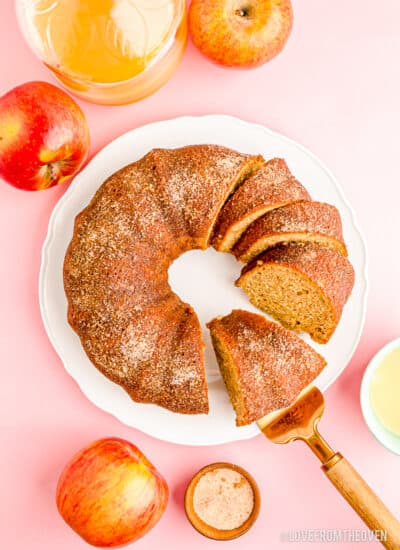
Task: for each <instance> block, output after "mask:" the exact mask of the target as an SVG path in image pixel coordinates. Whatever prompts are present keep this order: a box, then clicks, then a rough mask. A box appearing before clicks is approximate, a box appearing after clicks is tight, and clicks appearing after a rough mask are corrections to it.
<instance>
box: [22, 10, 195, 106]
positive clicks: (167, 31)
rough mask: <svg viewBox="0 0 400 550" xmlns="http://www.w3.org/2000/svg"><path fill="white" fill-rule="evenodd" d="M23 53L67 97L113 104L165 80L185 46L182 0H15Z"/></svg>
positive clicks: (140, 94)
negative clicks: (32, 57)
mask: <svg viewBox="0 0 400 550" xmlns="http://www.w3.org/2000/svg"><path fill="white" fill-rule="evenodd" d="M16 8H17V15H18V20H19V23H20V26H21V29H22V32H23V34H24V36H25V39H26V40H27V42H28V44H29V45H30V47H31V48H32V49H33V51H34V52H35V53H36V54H37V56H38V57H39V58H40V59H41V60H42V61H43V63H44V64H45V65H46V66H47V67H48V68H49V69H50V70H51V71H52V72H53V73H54V74H55V76H56V77H57V79H58V80H59V81H60V82H61V83H62V84H63V85H64V86H65V87H66V88H68V89H69V90H70V91H71V92H73V93H74V94H76V95H78V96H80V97H82V98H84V99H87V100H88V101H92V102H94V103H103V104H111V105H113V104H114V105H119V104H123V103H131V102H134V101H138V100H140V99H143V98H145V97H147V96H149V95H150V94H152V93H153V92H155V91H156V90H158V89H159V88H160V87H161V86H162V85H163V84H165V82H166V81H167V80H168V79H169V78H170V77H171V76H172V74H173V73H174V72H175V70H176V68H177V67H178V65H179V62H180V60H181V58H182V56H183V53H184V51H185V47H186V42H187V20H186V0H16Z"/></svg>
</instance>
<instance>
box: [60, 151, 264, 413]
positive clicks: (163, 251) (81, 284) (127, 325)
mask: <svg viewBox="0 0 400 550" xmlns="http://www.w3.org/2000/svg"><path fill="white" fill-rule="evenodd" d="M263 164H264V160H263V158H262V157H257V156H250V155H244V154H240V153H237V152H235V151H231V150H229V149H226V148H224V147H220V146H216V145H193V146H188V147H183V148H180V149H175V150H168V149H155V150H153V151H150V152H149V153H148V154H147V155H146V156H145V157H144V158H143V159H141V160H139V161H138V162H135V163H133V164H131V165H130V166H127V167H125V168H123V169H122V170H120V171H119V172H117V173H116V174H114V175H113V176H111V177H110V178H109V179H108V180H107V181H106V182H105V183H104V184H103V185H102V186H101V187H100V188H99V190H98V191H97V193H96V194H95V196H94V197H93V199H92V201H91V202H90V204H89V205H88V206H87V207H86V208H85V209H84V210H83V211H82V212H81V213H80V214H79V215H78V216H77V218H76V220H75V226H74V233H73V237H72V240H71V243H70V245H69V247H68V250H67V253H66V257H65V261H64V287H65V292H66V295H67V299H68V320H69V323H70V325H71V327H72V328H73V329H74V330H75V332H76V333H77V334H78V336H79V337H80V339H81V342H82V345H83V347H84V349H85V351H86V353H87V355H88V357H89V359H90V360H91V361H92V363H93V364H94V365H95V366H96V367H97V368H98V369H99V370H100V371H101V372H102V373H103V374H104V375H105V376H107V377H108V378H109V379H110V380H112V381H114V382H116V383H117V384H119V385H121V386H122V387H123V388H124V389H125V390H126V391H127V392H128V394H129V395H130V396H131V398H132V399H133V400H135V401H138V402H143V403H154V404H157V405H160V406H162V407H165V408H167V409H170V410H172V411H176V412H180V413H192V414H194V413H206V412H207V411H208V397H207V384H206V378H205V371H204V359H203V348H204V344H203V341H202V336H201V329H200V326H199V322H198V319H197V316H196V314H195V312H194V311H193V309H192V308H191V307H190V306H189V305H187V304H185V303H183V302H182V301H181V300H180V298H179V297H178V296H176V294H174V292H173V291H172V290H171V288H170V286H169V284H168V268H169V266H170V264H171V262H172V261H173V260H174V259H175V258H177V257H178V256H179V255H180V254H182V253H183V252H185V251H187V250H190V249H192V248H206V247H207V246H208V244H209V240H210V236H211V233H212V231H213V227H214V225H215V221H216V219H217V216H218V214H219V212H220V210H221V208H222V207H223V205H224V203H225V202H226V200H227V199H228V198H229V196H230V194H232V193H233V191H234V190H235V188H236V187H237V186H238V185H240V184H241V183H242V182H243V181H244V180H245V179H246V178H248V177H249V176H251V175H252V174H253V173H254V172H255V171H256V170H257V169H259V168H260V167H261V166H262V165H263Z"/></svg>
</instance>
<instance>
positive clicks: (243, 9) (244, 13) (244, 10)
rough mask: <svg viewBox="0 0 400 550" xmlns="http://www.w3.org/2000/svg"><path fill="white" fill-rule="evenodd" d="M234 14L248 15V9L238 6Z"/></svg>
mask: <svg viewBox="0 0 400 550" xmlns="http://www.w3.org/2000/svg"><path fill="white" fill-rule="evenodd" d="M236 15H238V16H239V17H248V16H249V9H248V8H240V9H237V10H236Z"/></svg>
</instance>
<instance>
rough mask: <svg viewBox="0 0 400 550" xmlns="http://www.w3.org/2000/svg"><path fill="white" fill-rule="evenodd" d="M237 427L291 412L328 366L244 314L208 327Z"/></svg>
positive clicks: (291, 338)
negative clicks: (284, 410) (278, 412)
mask: <svg viewBox="0 0 400 550" xmlns="http://www.w3.org/2000/svg"><path fill="white" fill-rule="evenodd" d="M207 326H208V327H209V329H210V332H211V337H212V341H213V345H214V349H215V352H216V356H217V359H218V363H219V365H220V369H221V372H222V375H223V378H224V381H225V384H226V386H227V389H228V393H229V396H230V399H231V401H232V404H233V407H234V408H235V411H236V423H237V425H238V426H242V425H245V424H249V423H251V422H254V421H256V420H259V419H260V418H262V417H263V416H265V415H266V414H268V413H270V412H272V411H274V410H277V409H280V408H283V407H287V406H289V405H290V404H291V403H293V401H294V400H295V399H296V398H297V396H298V395H299V393H300V392H301V390H302V389H304V388H305V387H306V386H308V385H309V384H310V383H311V382H312V381H313V380H314V379H315V378H316V377H317V376H318V374H319V373H320V372H321V371H322V369H323V368H324V367H325V365H326V361H325V360H324V359H323V357H321V356H320V355H319V354H318V353H317V352H316V351H314V350H313V349H312V348H311V347H310V346H309V345H308V344H306V343H305V342H304V341H303V340H301V338H299V337H298V336H296V335H295V334H293V333H292V332H290V331H289V330H287V329H285V328H283V327H281V326H280V325H278V324H277V323H273V322H271V321H268V320H267V319H266V318H265V317H263V316H261V315H257V314H254V313H250V312H248V311H243V310H233V311H232V313H230V314H229V315H227V316H225V317H219V318H217V319H214V320H213V321H211V322H210V323H208V325H207Z"/></svg>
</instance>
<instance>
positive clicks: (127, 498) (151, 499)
mask: <svg viewBox="0 0 400 550" xmlns="http://www.w3.org/2000/svg"><path fill="white" fill-rule="evenodd" d="M56 501H57V507H58V510H59V512H60V514H61V516H62V517H63V518H64V520H65V521H66V523H67V524H68V525H69V526H70V527H71V528H72V529H73V530H74V531H76V533H78V535H80V536H81V537H82V538H83V539H84V540H85V541H86V542H88V543H89V544H91V545H93V546H97V547H101V548H114V547H117V546H124V545H126V544H129V543H131V542H134V541H136V540H137V539H139V538H140V537H142V536H143V535H145V534H146V533H147V532H148V531H150V529H152V528H153V527H154V525H155V524H156V523H157V522H158V521H159V519H160V518H161V516H162V515H163V513H164V510H165V508H166V506H167V503H168V485H167V483H166V481H165V480H164V478H163V477H162V476H161V474H160V473H159V472H158V471H157V470H156V468H155V467H154V466H153V464H151V462H150V461H149V460H147V458H146V457H145V456H144V455H143V454H142V453H141V452H140V451H139V449H138V448H137V447H135V445H132V444H131V443H129V442H128V441H125V440H123V439H118V438H108V439H101V440H99V441H95V442H94V443H92V444H91V445H88V446H87V447H85V448H84V449H82V450H81V451H80V452H78V453H77V454H76V455H75V456H74V457H73V458H72V460H71V461H70V462H69V463H68V464H67V466H66V467H65V469H64V471H63V472H62V474H61V477H60V479H59V482H58V486H57V495H56Z"/></svg>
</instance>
